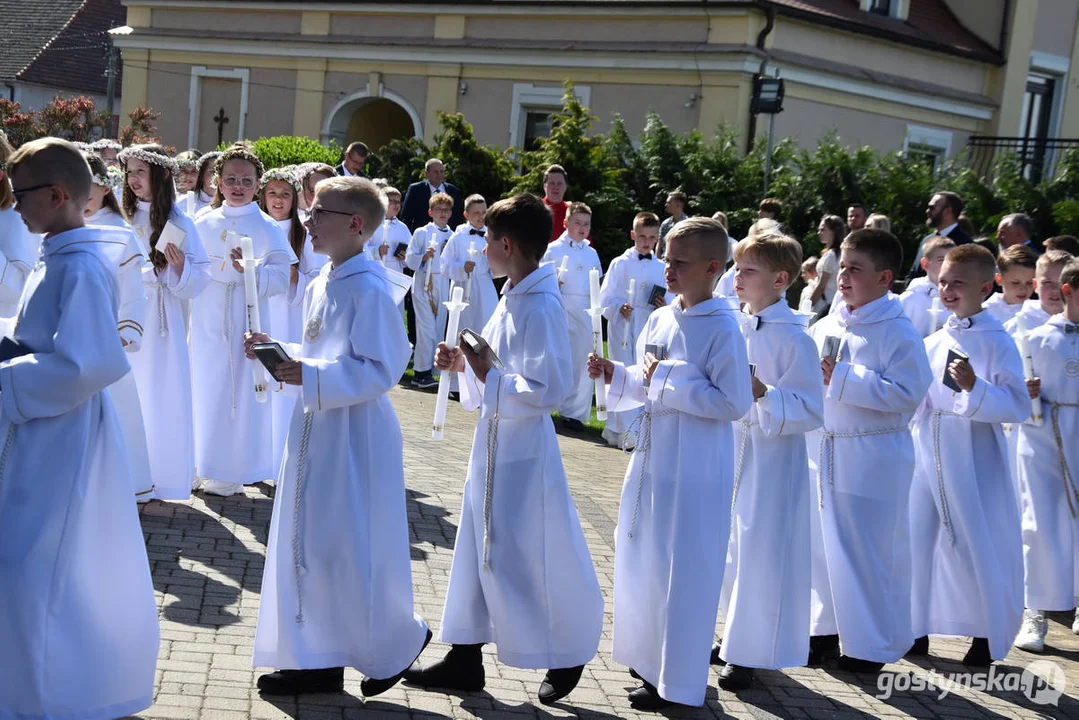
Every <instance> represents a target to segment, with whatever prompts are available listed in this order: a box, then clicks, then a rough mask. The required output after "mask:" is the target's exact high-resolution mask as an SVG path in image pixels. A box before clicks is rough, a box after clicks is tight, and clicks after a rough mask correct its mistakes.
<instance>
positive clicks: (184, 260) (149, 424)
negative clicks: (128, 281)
mask: <svg viewBox="0 0 1079 720" xmlns="http://www.w3.org/2000/svg"><path fill="white" fill-rule="evenodd" d="M118 159H119V161H120V164H121V165H122V166H123V168H124V180H125V183H124V191H123V210H124V215H125V216H126V217H127V219H128V222H130V223H131V227H132V229H133V230H134V231H135V235H137V236H138V238H139V240H140V241H141V242H142V244H143V246H144V247H145V249H146V250H147V253H148V261H147V262H145V263H144V264H143V267H142V282H143V287H144V288H145V290H146V296H147V299H148V300H149V308H148V310H149V311H148V312H147V313H146V318H145V322H144V323H143V336H142V347H141V348H140V350H139V352H137V353H134V354H132V355H130V356H129V357H128V361H129V362H130V363H131V370H132V372H133V373H134V375H135V382H136V384H137V385H138V387H139V388H140V391H141V392H140V393H139V400H140V405H141V406H142V418H143V423H144V425H145V426H146V445H147V448H148V449H149V451H150V458H151V464H150V472H151V477H152V478H153V485H154V494H155V495H156V496H157V498H159V499H161V500H187V499H188V498H189V497H191V487H192V484H193V483H194V480H195V435H194V428H193V413H192V405H191V363H190V360H189V356H188V347H187V333H186V332H185V329H184V315H183V307H182V305H181V302H182V301H184V300H190V299H192V298H194V297H196V296H197V295H199V293H201V292H202V291H203V290H204V289H205V288H206V285H207V284H208V283H209V281H210V261H209V259H208V258H207V257H206V251H205V250H204V249H203V247H202V242H201V241H200V239H199V234H198V231H196V230H195V225H194V223H193V222H192V221H191V218H189V217H187V215H185V214H184V213H183V212H182V211H181V210H180V208H179V207H177V206H176V203H175V198H176V190H175V187H174V185H173V178H174V177H175V176H176V175H177V174H179V168H177V167H176V163H175V162H174V161H173V160H172V158H170V157H169V156H168V154H167V153H166V152H165V149H164V148H163V147H161V146H160V145H133V146H131V147H129V148H126V149H125V150H122V151H121V152H120V155H119V158H118ZM166 230H167V231H168V233H169V234H168V235H166V237H167V238H179V239H178V240H177V241H176V242H172V243H162V244H163V249H162V248H159V247H158V241H159V240H160V239H161V236H162V233H164V232H166ZM177 242H178V243H179V246H180V247H179V248H177V244H176V243H177Z"/></svg>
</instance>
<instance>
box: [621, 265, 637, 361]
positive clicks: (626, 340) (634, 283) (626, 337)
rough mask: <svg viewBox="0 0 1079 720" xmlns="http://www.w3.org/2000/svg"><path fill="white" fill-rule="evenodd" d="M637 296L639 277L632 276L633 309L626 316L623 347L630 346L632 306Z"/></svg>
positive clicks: (630, 292) (630, 296)
mask: <svg viewBox="0 0 1079 720" xmlns="http://www.w3.org/2000/svg"><path fill="white" fill-rule="evenodd" d="M636 296H637V278H630V279H629V306H630V308H631V309H630V311H629V317H628V318H626V329H625V332H623V333H622V348H623V349H625V348H627V347H629V334H630V331H631V330H632V329H633V310H632V308H633V300H634V298H635V297H636Z"/></svg>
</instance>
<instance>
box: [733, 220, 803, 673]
mask: <svg viewBox="0 0 1079 720" xmlns="http://www.w3.org/2000/svg"><path fill="white" fill-rule="evenodd" d="M734 257H735V262H737V263H738V273H737V275H736V276H735V278H734V290H735V292H736V293H737V294H738V299H739V300H741V301H742V302H743V303H744V304H745V306H746V309H747V311H748V313H749V315H748V317H747V318H746V319H745V320H746V321H744V322H743V323H742V333H743V334H744V335H745V343H746V350H747V352H748V355H749V362H750V363H751V366H752V367H754V368H755V372H754V373H753V378H752V385H753V401H754V403H755V404H754V405H753V407H752V408H750V410H749V413H748V414H746V416H745V417H743V418H742V420H741V422H740V423H739V424H738V426H736V428H735V443H736V447H737V448H738V449H737V451H736V453H735V457H736V458H737V459H736V461H735V475H734V500H733V502H732V503H731V504H732V513H733V517H732V518H731V539H730V545H729V547H728V548H727V568H726V571H725V572H724V575H723V593H722V596H721V600H720V607H721V608H722V610H723V617H724V623H723V642H722V644H721V646H720V648H719V653H718V659H719V660H721V661H722V662H724V663H726V665H725V666H724V667H723V669H722V670H721V671H720V673H719V686H720V687H721V688H723V689H725V690H732V691H734V690H741V689H744V688H747V687H749V686H750V684H751V683H752V681H753V668H765V669H772V670H774V669H778V668H782V667H793V666H800V665H803V664H805V661H806V657H807V656H808V654H809V613H807V612H806V611H805V610H806V608H808V607H809V581H810V579H809V567H810V554H809V542H810V541H809V517H810V509H809V508H810V505H809V495H810V487H812V485H811V483H810V480H809V461H808V458H807V456H806V442H805V434H806V433H807V432H809V431H811V430H813V429H815V428H818V427H820V425H821V423H822V422H823V420H824V395H823V389H822V386H821V378H820V362H819V360H818V358H817V346H816V345H815V344H814V343H813V340H812V339H811V338H810V337H809V335H808V334H807V333H806V330H805V327H806V322H807V320H808V318H807V317H806V316H804V315H800V314H798V313H796V312H794V311H793V310H791V309H790V307H788V306H787V303H786V299H785V293H786V290H787V288H788V287H789V286H790V284H791V282H793V280H794V278H795V277H797V275H798V273H799V272H800V271H801V267H802V246H801V245H799V244H798V242H797V241H796V240H794V239H793V238H790V237H787V236H785V235H778V234H776V235H763V236H756V237H753V238H750V239H747V240H745V241H744V242H741V243H739V244H738V247H737V248H735V250H734Z"/></svg>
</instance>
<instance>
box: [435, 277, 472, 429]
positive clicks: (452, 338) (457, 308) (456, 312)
mask: <svg viewBox="0 0 1079 720" xmlns="http://www.w3.org/2000/svg"><path fill="white" fill-rule="evenodd" d="M463 298H464V289H463V288H462V287H461V286H460V285H458V286H456V287H455V288H453V295H452V296H451V298H450V301H449V302H447V303H442V304H443V305H445V306H446V308H447V309H448V310H449V311H450V316H449V320H448V321H447V322H446V344H447V345H449V346H450V347H453V346H454V345H456V344H457V327H458V325H460V323H461V311H462V310H464V309H465V308H466V307H468V303H466V302H464V301H463ZM452 374H453V373H452V372H451V371H449V370H446V371H444V372H443V373H442V374H440V375H439V376H438V397H437V398H435V420H434V424H433V427H432V428H431V439H432V440H441V439H442V430H443V428H444V427H445V426H446V406H447V405H448V404H449V399H450V376H451V375H452Z"/></svg>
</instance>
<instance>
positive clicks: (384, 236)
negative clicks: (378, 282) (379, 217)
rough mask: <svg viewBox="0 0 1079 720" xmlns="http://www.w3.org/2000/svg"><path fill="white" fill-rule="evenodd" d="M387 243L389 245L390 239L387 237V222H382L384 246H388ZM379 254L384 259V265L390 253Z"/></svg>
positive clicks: (380, 258)
mask: <svg viewBox="0 0 1079 720" xmlns="http://www.w3.org/2000/svg"><path fill="white" fill-rule="evenodd" d="M387 245H389V241H388V240H387V239H386V223H382V247H386V246H387ZM378 255H379V257H378V259H379V260H381V261H382V264H383V265H385V264H386V255H389V253H388V252H387V253H386V255H383V254H382V253H379V254H378Z"/></svg>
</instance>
